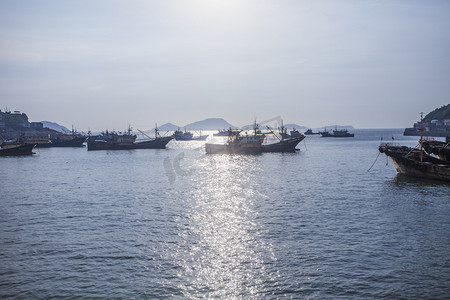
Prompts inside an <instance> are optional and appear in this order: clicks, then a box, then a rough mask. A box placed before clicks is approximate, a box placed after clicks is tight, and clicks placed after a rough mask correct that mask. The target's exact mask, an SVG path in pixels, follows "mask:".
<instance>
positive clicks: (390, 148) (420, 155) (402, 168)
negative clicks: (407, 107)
mask: <svg viewBox="0 0 450 300" xmlns="http://www.w3.org/2000/svg"><path fill="white" fill-rule="evenodd" d="M419 145H420V148H416V147H415V148H411V147H406V146H399V145H394V144H391V143H383V144H381V145H380V146H379V147H378V150H379V151H380V153H384V154H385V155H386V156H388V157H390V158H391V160H392V162H393V164H394V167H395V169H396V170H397V172H398V173H399V174H403V175H406V176H412V177H418V178H427V179H434V180H442V181H450V162H448V161H446V160H442V159H439V158H436V157H434V156H432V155H429V154H427V153H425V151H424V149H423V128H422V127H421V137H420V140H419Z"/></svg>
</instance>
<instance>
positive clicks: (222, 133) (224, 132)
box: [213, 127, 241, 136]
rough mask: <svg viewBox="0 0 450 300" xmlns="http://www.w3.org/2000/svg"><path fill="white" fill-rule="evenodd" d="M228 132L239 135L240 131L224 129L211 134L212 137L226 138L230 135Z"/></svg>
mask: <svg viewBox="0 0 450 300" xmlns="http://www.w3.org/2000/svg"><path fill="white" fill-rule="evenodd" d="M230 131H233V132H234V133H240V132H241V130H235V129H231V127H230V129H224V130H221V129H219V131H218V132H217V133H213V136H228V135H229V134H230Z"/></svg>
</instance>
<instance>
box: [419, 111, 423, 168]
mask: <svg viewBox="0 0 450 300" xmlns="http://www.w3.org/2000/svg"><path fill="white" fill-rule="evenodd" d="M422 139H423V112H421V113H420V162H421V163H422V162H423V141H422Z"/></svg>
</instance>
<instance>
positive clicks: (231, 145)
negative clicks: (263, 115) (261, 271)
mask: <svg viewBox="0 0 450 300" xmlns="http://www.w3.org/2000/svg"><path fill="white" fill-rule="evenodd" d="M264 139H265V135H264V134H257V128H255V131H254V134H253V135H248V134H247V135H244V136H242V135H241V134H240V132H236V131H234V130H231V129H230V130H228V141H227V142H226V143H225V144H211V143H206V144H205V150H206V153H207V154H222V153H229V154H260V153H262V152H263V147H262V143H263V141H264Z"/></svg>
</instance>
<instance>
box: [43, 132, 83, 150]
mask: <svg viewBox="0 0 450 300" xmlns="http://www.w3.org/2000/svg"><path fill="white" fill-rule="evenodd" d="M86 140H87V137H86V136H82V135H79V136H73V135H66V134H62V135H59V136H57V137H55V138H52V139H50V142H48V143H38V144H37V146H36V147H38V148H50V147H84V142H86Z"/></svg>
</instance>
